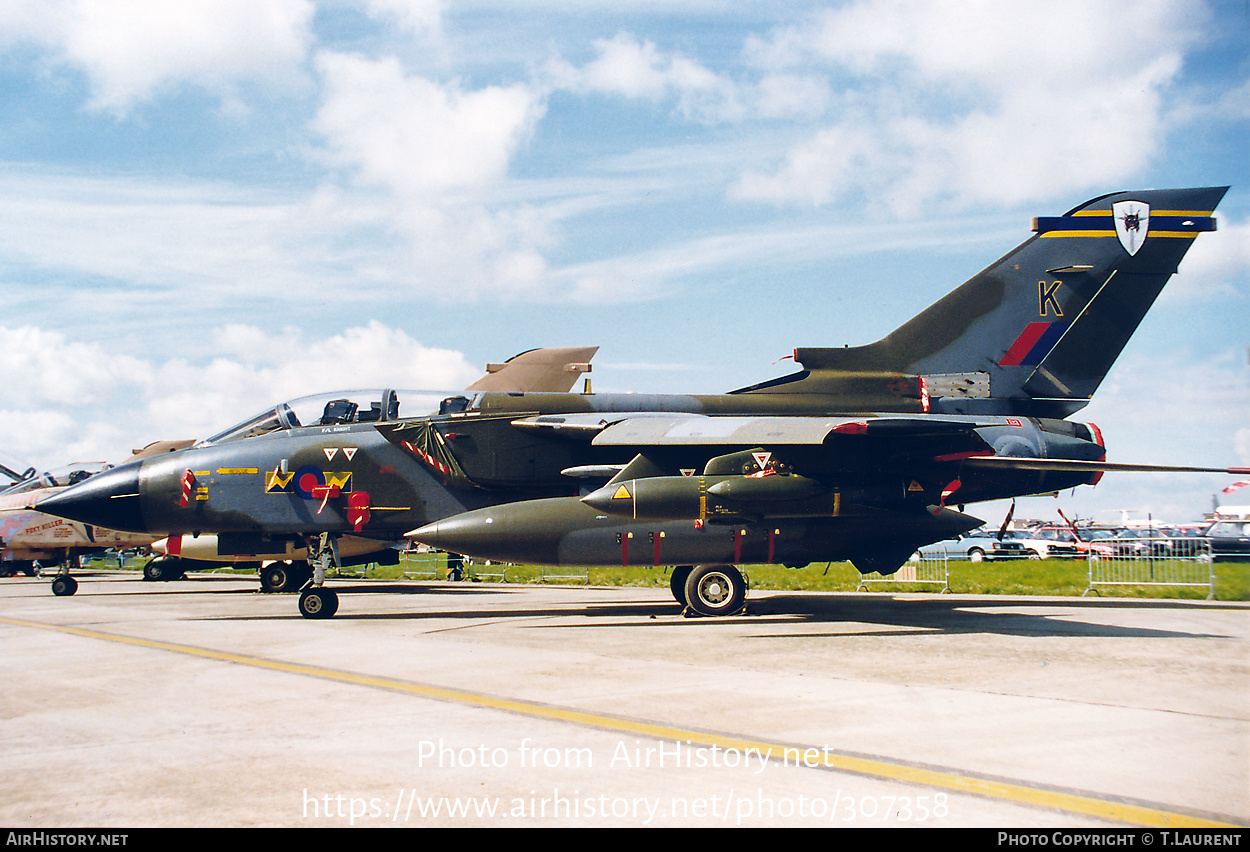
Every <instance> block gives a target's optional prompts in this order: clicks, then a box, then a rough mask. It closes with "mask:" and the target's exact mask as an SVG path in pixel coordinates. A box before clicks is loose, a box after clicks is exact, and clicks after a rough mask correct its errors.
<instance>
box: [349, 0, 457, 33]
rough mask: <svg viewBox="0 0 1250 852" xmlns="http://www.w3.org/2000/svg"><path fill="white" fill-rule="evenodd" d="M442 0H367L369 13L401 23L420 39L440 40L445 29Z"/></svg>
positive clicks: (400, 24) (366, 4)
mask: <svg viewBox="0 0 1250 852" xmlns="http://www.w3.org/2000/svg"><path fill="white" fill-rule="evenodd" d="M443 6H444V4H443V2H442V0H366V3H365V7H366V8H367V9H368V11H369V14H370V15H372V16H374V17H375V18H379V19H382V20H390V21H394V22H396V23H397V24H399V26H400V27H402V28H403V29H405V30H407V31H408V32H410V33H411V34H413V35H414V36H416V37H417V38H419V39H424V40H432V41H434V40H438V39H440V38H441V37H442V29H443Z"/></svg>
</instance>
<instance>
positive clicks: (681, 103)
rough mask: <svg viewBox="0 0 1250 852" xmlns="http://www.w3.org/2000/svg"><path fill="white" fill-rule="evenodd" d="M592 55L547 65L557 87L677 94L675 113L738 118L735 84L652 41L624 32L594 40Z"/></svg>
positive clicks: (658, 96)
mask: <svg viewBox="0 0 1250 852" xmlns="http://www.w3.org/2000/svg"><path fill="white" fill-rule="evenodd" d="M592 44H593V46H594V48H595V51H596V53H597V54H598V55H597V56H596V58H595V59H593V60H591V61H590V62H588V63H586V64H585V65H583V66H582V67H580V68H578V67H575V66H573V65H571V64H569V63H568V62H564V61H561V60H557V61H554V62H552V63H550V64H549V65H548V68H547V72H548V75H549V77H550V79H551V84H552V85H553V86H554V87H555V88H560V89H568V90H571V91H576V92H599V93H604V94H610V95H619V96H621V97H624V98H629V99H634V100H649V101H659V100H662V99H665V98H670V97H671V98H675V99H676V101H677V106H678V110H679V112H681V113H682V114H684V115H686V116H688V117H692V118H697V119H700V120H724V119H727V118H735V117H739V116H740V115H741V114H742V108H741V106H740V104H739V103H738V98H737V92H736V87H735V85H734V84H733V83H732V82H731V81H730V80H728V79H726V78H724V77H722V76H721V75H718V74H716V73H715V72H713V71H711V70H710V69H708V68H707V67H706V66H704V65H703V64H702V63H699V62H697V61H695V60H693V59H690V58H688V57H686V56H683V55H681V54H680V53H667V54H666V53H664V52H663V51H661V50H660V49H659V48H658V47H657V46H656V45H655V44H654V43H653V42H650V41H640V40H638V39H637V38H635V37H634V36H632V35H630V34H628V33H618V34H617V35H615V36H613V37H612V38H610V39H596V40H595V41H594V42H592Z"/></svg>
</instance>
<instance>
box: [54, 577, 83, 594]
mask: <svg viewBox="0 0 1250 852" xmlns="http://www.w3.org/2000/svg"><path fill="white" fill-rule="evenodd" d="M76 591H78V581H77V580H75V579H74V578H73V577H71V576H70V575H68V574H64V575H62V576H60V577H57V578H56V579H55V580H53V581H52V594H54V595H56V596H57V597H58V598H64V597H68V596H69V595H72V594H73V593H74V592H76Z"/></svg>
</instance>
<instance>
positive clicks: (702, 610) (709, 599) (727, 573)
mask: <svg viewBox="0 0 1250 852" xmlns="http://www.w3.org/2000/svg"><path fill="white" fill-rule="evenodd" d="M746 598H747V582H746V579H745V578H744V577H743V576H742V573H741V572H740V571H739V570H738V569H737V568H735V567H734V566H732V565H700V566H698V567H697V568H695V569H694V570H693V571H691V572H690V576H689V577H687V578H686V605H687V606H689V607H690V608H691V609H693V610H694V611H695V612H697V613H699V614H700V615H733V614H734V613H735V612H737V611H738V610H740V609H742V605H743V604H744V603H745V602H746Z"/></svg>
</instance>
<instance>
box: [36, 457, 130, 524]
mask: <svg viewBox="0 0 1250 852" xmlns="http://www.w3.org/2000/svg"><path fill="white" fill-rule="evenodd" d="M34 508H35V510H36V511H38V512H47V513H48V514H49V515H56V516H58V517H61V518H69V519H70V520H71V521H81V522H82V523H84V524H93V525H95V526H97V527H107V528H108V529H111V530H122V531H125V532H147V531H148V528H147V525H146V524H145V523H144V522H143V512H142V511H141V509H140V507H139V465H138V464H135V465H126V466H124V467H119V468H114V469H113V470H106V471H104V472H103V473H97V474H96V475H95V476H93V477H91V478H90V479H88V480H87V481H85V482H80V483H79V484H78V485H73V486H70V487H69V488H66V489H65V490H64V491H61V492H59V493H57V494H54V495H52V496H51V497H48V498H45V499H43V500H40V501H39V502H38V503H37V504H35V507H34Z"/></svg>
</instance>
